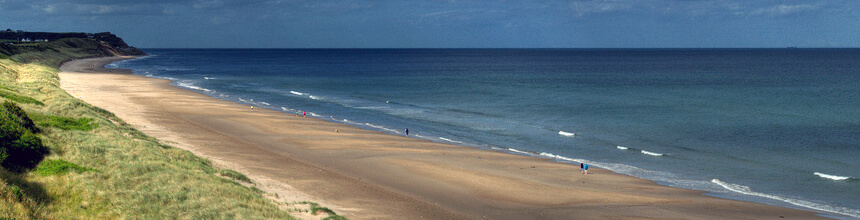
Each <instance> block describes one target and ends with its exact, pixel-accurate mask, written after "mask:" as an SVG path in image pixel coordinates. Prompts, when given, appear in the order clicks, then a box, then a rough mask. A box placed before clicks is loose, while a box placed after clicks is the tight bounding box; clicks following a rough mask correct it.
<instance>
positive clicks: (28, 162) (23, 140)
mask: <svg viewBox="0 0 860 220" xmlns="http://www.w3.org/2000/svg"><path fill="white" fill-rule="evenodd" d="M38 132H39V129H38V128H36V126H35V125H34V124H33V121H31V120H30V118H28V117H27V114H26V113H24V110H22V109H21V108H20V107H18V105H16V104H15V103H13V102H10V101H6V102H4V103H3V104H2V105H0V165H2V167H4V168H6V169H8V170H10V171H13V172H21V171H25V170H27V169H31V168H33V167H35V166H36V164H38V163H39V162H40V161H42V159H43V158H45V155H46V154H48V148H47V147H45V146H44V145H42V139H40V138H39V136H36V135H35V133H38Z"/></svg>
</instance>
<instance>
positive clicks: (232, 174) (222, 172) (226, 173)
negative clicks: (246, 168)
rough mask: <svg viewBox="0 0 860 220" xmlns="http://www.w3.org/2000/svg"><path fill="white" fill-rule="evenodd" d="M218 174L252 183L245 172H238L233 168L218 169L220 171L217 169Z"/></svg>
mask: <svg viewBox="0 0 860 220" xmlns="http://www.w3.org/2000/svg"><path fill="white" fill-rule="evenodd" d="M218 174H220V175H221V176H225V177H230V178H232V179H234V180H238V181H243V182H247V183H253V182H252V181H251V179H250V178H248V176H245V174H242V173H239V172H236V171H233V170H220V171H218Z"/></svg>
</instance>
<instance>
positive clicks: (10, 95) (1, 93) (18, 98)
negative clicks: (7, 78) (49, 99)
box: [0, 88, 45, 105]
mask: <svg viewBox="0 0 860 220" xmlns="http://www.w3.org/2000/svg"><path fill="white" fill-rule="evenodd" d="M0 97H3V98H6V99H9V100H12V101H14V102H17V103H30V104H37V105H45V104H44V103H42V102H40V101H39V100H36V99H33V98H30V97H27V96H22V95H18V94H15V93H14V92H12V91H8V90H5V89H4V88H0Z"/></svg>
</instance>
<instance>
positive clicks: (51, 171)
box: [33, 159, 92, 176]
mask: <svg viewBox="0 0 860 220" xmlns="http://www.w3.org/2000/svg"><path fill="white" fill-rule="evenodd" d="M90 170H92V169H89V168H86V167H81V166H78V165H77V164H73V163H71V162H69V161H65V160H60V159H56V160H45V161H42V162H41V163H39V166H37V167H36V169H35V170H33V173H35V174H37V175H40V176H49V175H62V174H65V173H68V172H72V171H74V172H77V173H80V172H86V171H90Z"/></svg>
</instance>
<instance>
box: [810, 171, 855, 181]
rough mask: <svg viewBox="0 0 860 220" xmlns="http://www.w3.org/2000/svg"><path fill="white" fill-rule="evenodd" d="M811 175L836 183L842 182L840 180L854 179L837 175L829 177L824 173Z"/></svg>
mask: <svg viewBox="0 0 860 220" xmlns="http://www.w3.org/2000/svg"><path fill="white" fill-rule="evenodd" d="M813 174H815V175H816V176H819V177H821V178H825V179H831V180H836V181H842V180H851V179H854V177H850V176H837V175H830V174H826V173H819V172H815V173H813Z"/></svg>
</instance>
